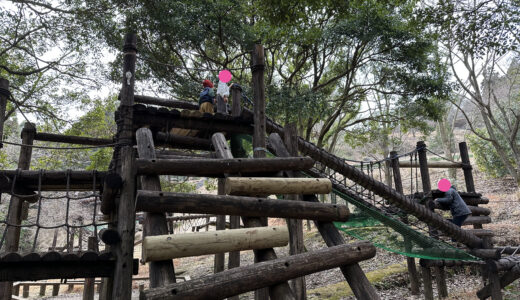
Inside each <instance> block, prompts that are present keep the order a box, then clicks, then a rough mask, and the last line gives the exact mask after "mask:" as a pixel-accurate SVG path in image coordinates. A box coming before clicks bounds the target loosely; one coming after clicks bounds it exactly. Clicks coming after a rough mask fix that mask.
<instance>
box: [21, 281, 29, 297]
mask: <svg viewBox="0 0 520 300" xmlns="http://www.w3.org/2000/svg"><path fill="white" fill-rule="evenodd" d="M29 287H30V285H28V284H24V285H23V292H22V297H24V298H29Z"/></svg>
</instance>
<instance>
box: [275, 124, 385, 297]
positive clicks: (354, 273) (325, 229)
mask: <svg viewBox="0 0 520 300" xmlns="http://www.w3.org/2000/svg"><path fill="white" fill-rule="evenodd" d="M269 144H270V146H271V147H272V148H273V149H274V151H275V152H276V155H277V156H279V157H289V156H291V154H289V151H287V149H286V148H285V145H284V144H283V142H282V139H281V138H280V136H279V135H278V134H277V133H271V135H269ZM285 173H286V174H287V175H288V176H292V175H293V172H292V171H286V172H285ZM302 198H303V200H304V201H309V202H319V200H318V198H317V197H316V196H315V195H303V197H302ZM314 224H315V225H316V227H317V228H318V231H319V232H320V234H321V236H322V237H323V240H324V241H325V243H326V244H327V247H333V246H337V245H342V244H345V240H344V239H343V236H342V235H341V233H340V232H339V230H338V229H337V228H336V226H334V224H333V223H332V222H318V221H314ZM339 268H340V270H341V273H343V276H344V277H345V279H346V280H347V282H348V284H349V285H350V288H351V289H352V292H353V293H354V295H355V296H356V298H357V299H367V300H378V299H380V298H379V295H377V291H376V289H375V288H374V287H373V286H372V284H371V283H370V281H369V280H368V278H367V277H366V275H365V273H364V272H363V270H362V269H361V267H360V266H359V264H357V263H355V264H351V265H346V266H341V267H339Z"/></svg>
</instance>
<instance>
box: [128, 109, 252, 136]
mask: <svg viewBox="0 0 520 300" xmlns="http://www.w3.org/2000/svg"><path fill="white" fill-rule="evenodd" d="M143 126H151V127H156V128H165V127H167V126H168V127H169V128H184V129H194V130H204V131H208V132H226V133H245V134H252V133H253V126H251V125H250V124H242V123H240V122H237V121H234V120H227V119H222V120H221V119H218V118H216V117H212V116H208V117H203V118H191V117H183V116H181V115H180V114H179V115H174V114H164V115H163V114H157V115H154V114H150V113H148V112H147V111H137V110H136V111H134V128H141V127H143Z"/></svg>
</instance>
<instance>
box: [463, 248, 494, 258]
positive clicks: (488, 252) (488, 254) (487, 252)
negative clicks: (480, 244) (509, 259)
mask: <svg viewBox="0 0 520 300" xmlns="http://www.w3.org/2000/svg"><path fill="white" fill-rule="evenodd" d="M469 254H471V255H473V256H476V257H479V258H483V259H500V257H501V254H500V251H499V250H498V249H471V250H469Z"/></svg>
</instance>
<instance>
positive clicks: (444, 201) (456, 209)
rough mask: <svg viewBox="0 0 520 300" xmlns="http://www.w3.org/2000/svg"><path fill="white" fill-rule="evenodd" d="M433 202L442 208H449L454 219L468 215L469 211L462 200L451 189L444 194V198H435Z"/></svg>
mask: <svg viewBox="0 0 520 300" xmlns="http://www.w3.org/2000/svg"><path fill="white" fill-rule="evenodd" d="M435 201H437V202H438V203H440V204H441V205H443V206H447V207H449V208H450V211H451V215H452V216H454V217H459V216H465V215H470V214H471V210H470V209H469V208H468V206H467V205H466V203H465V202H464V200H462V198H461V197H460V195H459V193H457V190H456V189H454V188H453V187H451V188H450V189H449V190H448V191H446V192H444V197H442V198H437V199H436V200H435Z"/></svg>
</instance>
